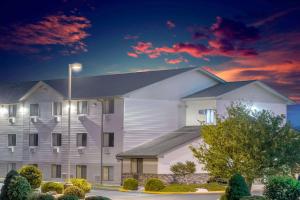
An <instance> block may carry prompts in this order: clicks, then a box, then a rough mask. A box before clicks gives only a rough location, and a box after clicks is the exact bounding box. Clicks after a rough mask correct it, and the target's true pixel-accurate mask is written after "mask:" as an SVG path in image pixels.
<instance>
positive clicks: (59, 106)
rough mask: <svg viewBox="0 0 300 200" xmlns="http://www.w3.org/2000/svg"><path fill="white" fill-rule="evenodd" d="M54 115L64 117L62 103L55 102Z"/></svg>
mask: <svg viewBox="0 0 300 200" xmlns="http://www.w3.org/2000/svg"><path fill="white" fill-rule="evenodd" d="M53 115H54V116H59V115H62V103H61V102H53Z"/></svg>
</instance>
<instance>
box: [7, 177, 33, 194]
mask: <svg viewBox="0 0 300 200" xmlns="http://www.w3.org/2000/svg"><path fill="white" fill-rule="evenodd" d="M30 192H31V187H30V184H29V183H28V181H27V180H26V178H24V177H22V176H14V177H13V178H12V179H11V181H10V183H9V185H8V189H7V196H8V199H9V200H26V199H28V196H29V194H30Z"/></svg>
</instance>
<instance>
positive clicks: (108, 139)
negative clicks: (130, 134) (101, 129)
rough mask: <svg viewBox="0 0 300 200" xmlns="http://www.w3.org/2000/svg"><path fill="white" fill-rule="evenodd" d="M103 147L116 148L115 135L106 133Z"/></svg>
mask: <svg viewBox="0 0 300 200" xmlns="http://www.w3.org/2000/svg"><path fill="white" fill-rule="evenodd" d="M103 146H104V147H113V146H114V133H104V134H103Z"/></svg>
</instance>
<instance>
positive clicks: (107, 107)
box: [103, 99, 115, 114]
mask: <svg viewBox="0 0 300 200" xmlns="http://www.w3.org/2000/svg"><path fill="white" fill-rule="evenodd" d="M103 109H104V110H103V113H104V114H111V113H114V111H115V101H114V99H107V100H105V101H104V102H103Z"/></svg>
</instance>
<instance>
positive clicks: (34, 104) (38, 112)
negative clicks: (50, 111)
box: [29, 103, 40, 117]
mask: <svg viewBox="0 0 300 200" xmlns="http://www.w3.org/2000/svg"><path fill="white" fill-rule="evenodd" d="M36 105H37V115H32V113H31V112H32V110H31V106H36ZM29 115H30V117H38V116H40V104H38V103H31V104H30V105H29Z"/></svg>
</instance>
